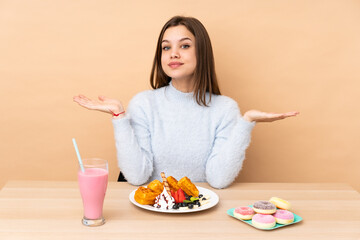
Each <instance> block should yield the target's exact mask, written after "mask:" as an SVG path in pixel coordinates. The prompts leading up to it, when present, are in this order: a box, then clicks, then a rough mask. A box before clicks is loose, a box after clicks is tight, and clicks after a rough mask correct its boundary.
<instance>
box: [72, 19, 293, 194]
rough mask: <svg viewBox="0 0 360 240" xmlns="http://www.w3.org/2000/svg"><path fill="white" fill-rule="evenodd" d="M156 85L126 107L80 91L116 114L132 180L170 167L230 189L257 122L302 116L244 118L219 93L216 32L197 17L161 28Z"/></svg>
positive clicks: (178, 174)
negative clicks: (211, 32) (212, 36)
mask: <svg viewBox="0 0 360 240" xmlns="http://www.w3.org/2000/svg"><path fill="white" fill-rule="evenodd" d="M150 84H151V86H152V88H153V89H154V90H148V91H144V92H140V93H138V94H137V95H136V96H134V97H133V99H132V100H131V101H130V103H129V106H128V108H127V111H126V112H125V109H124V107H123V106H122V104H121V102H120V101H118V100H115V99H111V98H107V97H104V96H99V100H92V99H89V98H87V97H86V96H83V95H79V96H75V97H74V101H75V102H77V103H78V104H79V105H81V106H83V107H85V108H87V109H92V110H98V111H102V112H105V113H109V114H111V115H112V116H113V117H112V123H113V126H114V133H115V141H116V149H117V158H118V165H119V167H120V169H121V171H122V173H123V174H124V176H125V178H126V180H127V181H128V182H129V183H131V184H134V185H141V184H144V183H146V182H148V181H152V180H154V179H161V176H160V172H165V173H166V174H167V175H168V176H170V175H171V176H173V177H175V178H177V179H180V178H182V177H184V176H187V177H188V178H190V179H191V180H192V181H194V182H201V181H207V182H208V183H209V184H210V185H211V186H213V187H215V188H225V187H227V186H229V185H230V184H231V183H232V182H233V181H234V179H235V178H236V176H237V175H238V173H239V171H240V170H241V167H242V164H243V160H244V157H245V150H246V148H247V147H248V145H249V143H250V137H251V131H252V129H253V127H254V126H255V123H256V122H271V121H276V120H279V119H284V118H286V117H291V116H296V115H297V114H298V112H288V113H281V114H274V113H265V112H261V111H257V110H251V111H248V112H246V113H245V114H244V115H243V116H241V115H240V111H239V108H238V105H237V103H236V102H235V101H234V100H233V99H231V98H229V97H226V96H223V95H221V93H220V89H219V86H218V83H217V78H216V74H215V65H214V57H213V51H212V47H211V42H210V38H209V36H208V33H207V31H206V29H205V28H204V26H203V25H202V24H201V22H200V21H199V20H197V19H195V18H191V17H182V16H175V17H173V18H171V19H170V20H169V21H168V22H167V23H166V24H165V25H164V27H163V28H162V30H161V32H160V36H159V39H158V43H157V47H156V53H155V58H154V63H153V67H152V71H151V76H150Z"/></svg>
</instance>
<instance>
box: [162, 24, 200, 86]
mask: <svg viewBox="0 0 360 240" xmlns="http://www.w3.org/2000/svg"><path fill="white" fill-rule="evenodd" d="M161 47H162V53H161V66H162V69H163V70H164V72H165V74H166V75H167V76H169V77H171V78H172V79H174V80H185V81H190V80H192V77H193V75H194V72H195V68H196V53H195V37H194V35H193V34H192V33H191V32H190V31H189V30H187V28H186V27H185V26H183V25H179V26H175V27H170V28H168V29H166V31H165V33H164V37H163V40H162V43H161Z"/></svg>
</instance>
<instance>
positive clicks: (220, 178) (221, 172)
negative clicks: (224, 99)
mask: <svg viewBox="0 0 360 240" xmlns="http://www.w3.org/2000/svg"><path fill="white" fill-rule="evenodd" d="M230 105H231V106H230V108H229V110H228V112H227V114H226V115H225V116H224V118H223V119H222V121H221V123H220V124H219V126H218V127H217V129H216V135H215V140H214V142H213V146H212V149H211V152H210V154H209V157H208V159H207V162H206V180H207V182H208V183H209V184H210V185H211V186H212V187H215V188H225V187H227V186H229V185H230V184H231V183H232V182H233V181H234V180H235V178H236V176H237V175H238V174H239V172H240V170H241V167H242V164H243V161H244V158H245V151H246V148H247V147H248V146H249V143H250V139H251V131H252V129H253V128H254V126H255V122H248V121H246V120H244V119H243V118H242V117H241V115H240V110H239V108H238V106H237V103H236V102H235V101H233V102H231V104H230Z"/></svg>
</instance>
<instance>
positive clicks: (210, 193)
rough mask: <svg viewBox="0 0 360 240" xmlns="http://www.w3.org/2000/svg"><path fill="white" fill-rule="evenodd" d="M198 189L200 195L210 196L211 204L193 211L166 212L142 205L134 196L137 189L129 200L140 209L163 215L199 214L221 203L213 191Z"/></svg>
mask: <svg viewBox="0 0 360 240" xmlns="http://www.w3.org/2000/svg"><path fill="white" fill-rule="evenodd" d="M197 189H198V190H199V194H202V195H204V196H210V202H209V203H207V204H205V205H202V206H201V207H198V208H193V209H186V210H180V209H169V210H165V209H159V208H155V207H153V206H152V205H141V204H139V203H138V202H136V201H135V199H134V196H135V192H136V190H137V189H135V190H134V191H132V192H131V193H130V194H129V199H130V202H132V203H133V204H134V205H136V206H138V207H139V208H143V209H146V210H149V211H154V212H163V213H190V212H199V211H203V210H206V209H209V208H212V207H214V206H215V205H216V204H217V203H218V202H219V196H218V195H217V194H216V193H214V192H213V191H211V190H209V189H206V188H203V187H197Z"/></svg>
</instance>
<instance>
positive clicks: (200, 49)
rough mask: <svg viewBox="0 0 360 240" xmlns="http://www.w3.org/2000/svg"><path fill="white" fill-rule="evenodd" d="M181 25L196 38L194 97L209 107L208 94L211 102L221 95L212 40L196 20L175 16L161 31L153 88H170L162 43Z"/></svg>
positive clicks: (154, 63)
mask: <svg viewBox="0 0 360 240" xmlns="http://www.w3.org/2000/svg"><path fill="white" fill-rule="evenodd" d="M179 25H183V26H185V27H186V28H187V29H188V30H189V31H190V32H191V33H192V34H193V35H194V36H195V49H196V68H195V72H194V77H195V82H194V97H195V99H196V102H197V103H198V104H199V105H204V106H207V102H206V92H209V93H210V98H209V102H210V101H211V94H216V95H221V93H220V89H219V85H218V83H217V78H216V73H215V62H214V55H213V51H212V47H211V42H210V38H209V35H208V33H207V31H206V29H205V27H204V25H202V23H201V22H200V21H199V20H197V19H196V18H192V17H183V16H175V17H172V18H171V19H170V20H169V21H168V22H167V23H165V25H164V27H163V28H162V29H161V32H160V35H159V38H158V42H157V46H156V52H155V57H154V62H153V66H152V70H151V75H150V84H151V87H152V88H153V89H157V88H161V87H164V86H168V85H169V82H170V81H171V77H169V76H167V75H166V74H165V72H164V70H163V69H162V67H161V53H162V48H161V42H162V40H163V37H164V33H165V31H166V29H168V28H170V27H175V26H179Z"/></svg>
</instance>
